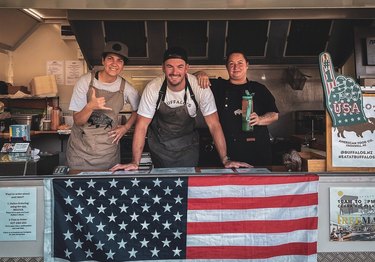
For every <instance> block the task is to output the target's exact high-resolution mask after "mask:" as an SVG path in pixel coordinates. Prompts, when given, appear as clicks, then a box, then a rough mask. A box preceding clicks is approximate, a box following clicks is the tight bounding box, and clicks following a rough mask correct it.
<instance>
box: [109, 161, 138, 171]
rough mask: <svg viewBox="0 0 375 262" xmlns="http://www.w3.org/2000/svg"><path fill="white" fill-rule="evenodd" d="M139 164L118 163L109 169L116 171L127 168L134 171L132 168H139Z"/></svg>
mask: <svg viewBox="0 0 375 262" xmlns="http://www.w3.org/2000/svg"><path fill="white" fill-rule="evenodd" d="M138 167H139V165H138V164H137V163H129V164H117V165H115V166H114V167H112V168H111V169H110V170H109V171H111V172H115V171H117V170H126V171H132V170H138Z"/></svg>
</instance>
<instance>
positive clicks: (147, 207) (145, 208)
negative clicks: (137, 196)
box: [142, 203, 150, 213]
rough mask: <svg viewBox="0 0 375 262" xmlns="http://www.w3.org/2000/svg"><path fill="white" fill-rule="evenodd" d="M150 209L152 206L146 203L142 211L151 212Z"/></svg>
mask: <svg viewBox="0 0 375 262" xmlns="http://www.w3.org/2000/svg"><path fill="white" fill-rule="evenodd" d="M149 209H150V206H149V205H147V204H146V203H145V204H144V205H143V206H142V213H143V212H149V211H148V210H149Z"/></svg>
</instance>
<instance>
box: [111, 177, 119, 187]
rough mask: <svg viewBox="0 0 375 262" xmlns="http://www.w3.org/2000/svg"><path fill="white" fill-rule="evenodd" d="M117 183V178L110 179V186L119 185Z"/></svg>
mask: <svg viewBox="0 0 375 262" xmlns="http://www.w3.org/2000/svg"><path fill="white" fill-rule="evenodd" d="M117 183H118V181H116V180H115V179H112V181H109V184H110V186H109V187H117Z"/></svg>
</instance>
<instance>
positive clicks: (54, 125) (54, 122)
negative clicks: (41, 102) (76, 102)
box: [51, 107, 61, 130]
mask: <svg viewBox="0 0 375 262" xmlns="http://www.w3.org/2000/svg"><path fill="white" fill-rule="evenodd" d="M60 115H61V109H60V108H59V107H53V108H52V112H51V130H57V129H58V127H59V125H60Z"/></svg>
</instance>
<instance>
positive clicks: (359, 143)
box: [332, 96, 375, 167]
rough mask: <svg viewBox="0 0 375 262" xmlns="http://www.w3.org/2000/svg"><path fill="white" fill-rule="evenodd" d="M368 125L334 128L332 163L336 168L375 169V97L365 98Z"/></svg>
mask: <svg viewBox="0 0 375 262" xmlns="http://www.w3.org/2000/svg"><path fill="white" fill-rule="evenodd" d="M363 111H364V113H365V115H366V117H367V119H368V122H366V123H360V124H356V125H351V126H338V127H332V145H333V146H332V163H333V166H335V167H375V138H374V130H375V97H374V96H364V97H363Z"/></svg>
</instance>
